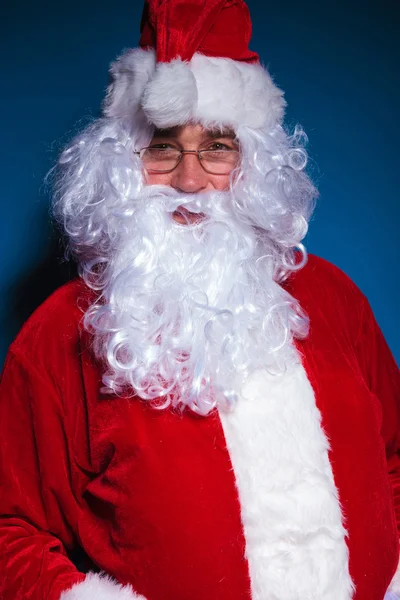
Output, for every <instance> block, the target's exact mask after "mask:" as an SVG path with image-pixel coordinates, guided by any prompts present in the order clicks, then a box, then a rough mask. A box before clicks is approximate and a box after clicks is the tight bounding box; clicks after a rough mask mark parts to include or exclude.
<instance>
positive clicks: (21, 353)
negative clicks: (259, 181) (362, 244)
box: [0, 256, 400, 600]
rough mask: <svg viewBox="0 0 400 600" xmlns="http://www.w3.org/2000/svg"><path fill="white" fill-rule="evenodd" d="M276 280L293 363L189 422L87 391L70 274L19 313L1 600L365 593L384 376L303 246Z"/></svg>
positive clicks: (338, 292) (393, 399) (396, 476)
mask: <svg viewBox="0 0 400 600" xmlns="http://www.w3.org/2000/svg"><path fill="white" fill-rule="evenodd" d="M284 285H285V287H286V289H287V290H288V291H289V292H290V293H291V294H292V295H293V296H294V297H295V298H297V299H298V300H299V301H300V303H301V305H302V306H303V307H304V309H305V310H306V311H307V313H308V315H309V317H310V322H311V331H310V335H309V337H308V338H307V339H305V340H304V341H300V342H297V348H298V351H299V356H301V363H299V366H298V368H297V369H294V370H293V371H291V373H290V374H288V375H287V376H286V375H285V376H283V378H279V377H275V378H274V377H272V376H268V375H266V374H264V373H263V372H261V371H260V372H258V373H256V374H254V376H253V377H252V378H251V380H250V381H249V383H248V385H247V386H246V388H245V390H244V394H243V397H242V398H240V400H239V402H238V404H237V406H236V408H235V410H234V411H233V412H231V413H222V412H220V413H218V411H217V410H215V411H214V412H212V413H211V414H210V415H209V416H207V417H200V416H197V415H195V414H194V413H192V412H191V411H189V410H187V411H185V412H184V413H183V414H178V413H176V412H173V411H172V410H163V411H157V410H154V409H153V408H151V407H150V406H149V405H148V403H145V402H143V401H141V400H140V399H138V398H117V397H110V396H109V395H102V393H101V392H100V388H101V374H102V366H101V365H99V364H97V363H96V361H95V360H94V358H93V354H92V351H91V338H90V336H89V334H88V333H87V332H85V331H84V330H83V327H82V325H81V320H82V315H83V311H84V310H85V308H86V306H87V304H88V301H89V300H90V297H91V293H92V292H90V291H89V290H88V289H87V288H86V287H85V285H84V284H83V283H82V282H81V281H80V280H75V281H73V282H71V283H69V284H67V285H65V286H64V287H62V288H60V289H59V290H57V291H56V292H55V293H54V294H53V295H52V296H51V297H50V298H49V299H48V300H47V301H46V302H45V303H44V304H43V305H42V306H41V307H40V308H39V309H38V310H37V311H36V312H35V313H34V314H33V316H32V317H31V318H30V319H29V321H28V322H27V323H26V325H25V326H24V328H23V329H22V331H21V333H20V334H19V336H18V337H17V339H16V340H15V342H14V343H13V344H12V346H11V348H10V351H9V354H8V357H7V360H6V364H5V368H4V373H3V378H2V383H1V402H0V434H1V444H0V473H1V479H0V486H1V495H0V510H1V514H2V519H1V525H0V543H1V553H0V561H1V562H0V565H1V566H0V572H1V578H0V586H1V587H0V597H1V598H2V600H15V599H16V598H18V599H21V600H22V599H32V600H39V599H46V600H59V598H60V596H61V597H62V598H66V599H71V598H72V599H75V598H79V599H80V598H84V599H86V598H91V599H94V598H96V599H97V598H98V599H103V598H104V599H112V598H119V599H132V598H137V597H138V595H139V594H140V595H143V596H144V597H145V598H146V599H147V600H187V599H188V598H190V599H191V600H204V599H206V598H207V600H221V598H223V599H229V600H250V599H252V600H256V599H257V600H261V599H263V600H270V599H271V600H272V599H274V600H275V599H283V600H286V599H290V598H307V599H314V598H315V599H317V598H318V599H319V600H333V599H335V600H344V599H345V598H346V599H350V598H352V599H353V600H382V599H383V597H384V595H385V592H386V590H387V587H388V585H389V583H390V581H391V579H392V577H393V574H394V572H395V570H396V567H397V563H398V555H399V551H398V533H397V527H396V521H397V523H399V521H400V485H399V482H400V462H399V457H398V451H399V431H400V415H399V391H400V378H399V373H398V369H397V367H396V365H395V362H394V360H393V358H392V356H391V354H390V351H389V349H388V347H387V345H386V343H385V341H384V338H383V336H382V334H381V332H380V330H379V328H378V326H377V324H376V321H375V319H374V317H373V315H372V312H371V309H370V307H369V304H368V302H367V300H366V299H365V297H364V296H363V295H362V293H361V292H360V291H359V290H358V288H357V287H356V286H355V285H354V284H353V283H352V282H351V281H350V280H349V279H348V278H347V277H346V276H345V275H344V274H343V273H342V272H341V271H340V270H338V269H337V268H336V267H334V266H333V265H331V264H329V263H327V262H325V261H323V260H321V259H318V258H316V257H313V256H311V257H310V259H309V262H308V264H307V265H306V267H305V268H304V269H302V270H301V271H299V272H298V273H296V274H294V275H292V276H291V278H290V279H289V280H288V281H287V282H286V283H285V284H284ZM388 473H389V476H388ZM393 494H394V503H393ZM77 547H79V548H81V549H82V550H83V552H84V555H85V558H86V568H85V570H87V569H91V571H96V570H97V571H103V572H105V573H107V574H108V575H109V576H111V577H112V578H113V581H110V580H108V579H104V578H100V577H99V575H95V574H93V573H90V574H89V575H86V576H85V574H84V573H83V572H80V571H79V570H78V569H77V567H76V566H75V565H74V564H73V563H72V562H71V556H72V555H73V554H74V550H75V549H76V548H77ZM82 570H83V569H82ZM114 582H119V584H121V585H119V584H117V583H114ZM128 584H129V586H128ZM122 585H123V586H124V587H121V586H122ZM130 586H131V587H130ZM70 588H72V589H70ZM67 590H69V591H67Z"/></svg>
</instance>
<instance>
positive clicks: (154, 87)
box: [141, 59, 198, 127]
mask: <svg viewBox="0 0 400 600" xmlns="http://www.w3.org/2000/svg"><path fill="white" fill-rule="evenodd" d="M197 100H198V94H197V86H196V80H195V78H194V76H193V73H192V71H191V70H190V68H189V66H188V63H185V62H183V61H181V60H180V59H176V60H173V61H172V62H170V63H159V64H158V65H157V67H156V71H155V74H154V76H153V78H152V79H151V81H150V82H149V83H148V84H147V85H146V87H145V89H144V92H143V95H142V98H141V104H142V108H143V110H144V112H145V114H146V116H147V118H148V119H149V121H150V122H151V123H154V125H155V126H156V127H172V126H174V125H178V124H181V123H187V122H188V121H190V119H191V118H193V114H194V113H195V110H196V108H197Z"/></svg>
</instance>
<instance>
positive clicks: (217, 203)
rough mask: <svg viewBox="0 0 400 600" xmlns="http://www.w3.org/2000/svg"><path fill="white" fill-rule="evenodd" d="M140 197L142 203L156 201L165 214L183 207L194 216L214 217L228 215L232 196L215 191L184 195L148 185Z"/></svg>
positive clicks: (228, 193) (161, 186)
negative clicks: (142, 200) (200, 214)
mask: <svg viewBox="0 0 400 600" xmlns="http://www.w3.org/2000/svg"><path fill="white" fill-rule="evenodd" d="M142 197H143V199H144V202H145V201H146V200H150V199H151V200H157V201H158V202H159V203H160V206H161V207H162V208H163V209H164V210H165V211H166V212H170V213H173V212H174V211H175V210H176V209H177V208H179V207H184V208H186V209H187V210H189V211H190V212H192V213H195V214H199V213H203V214H205V215H207V216H211V217H215V216H217V215H219V216H228V215H229V205H230V201H231V198H232V194H231V192H230V191H228V192H221V191H217V190H210V191H206V192H197V193H193V194H190V193H187V194H185V193H182V192H178V191H176V190H175V189H174V188H171V187H168V186H165V185H149V186H146V187H144V188H143V193H142Z"/></svg>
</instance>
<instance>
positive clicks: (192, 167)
mask: <svg viewBox="0 0 400 600" xmlns="http://www.w3.org/2000/svg"><path fill="white" fill-rule="evenodd" d="M171 175H172V177H171V185H172V187H173V188H175V189H176V190H178V191H180V192H185V193H192V194H193V193H196V192H200V191H201V190H204V189H205V188H206V187H207V185H208V177H207V173H206V172H205V171H204V169H203V168H202V166H201V165H200V161H199V157H198V154H197V152H185V153H183V154H182V159H181V161H180V163H179V164H178V166H177V167H176V169H175V170H174V171H173V172H172V174H171Z"/></svg>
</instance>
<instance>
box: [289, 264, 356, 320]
mask: <svg viewBox="0 0 400 600" xmlns="http://www.w3.org/2000/svg"><path fill="white" fill-rule="evenodd" d="M284 287H285V288H286V289H287V290H288V291H289V292H290V293H291V294H292V295H293V296H294V297H295V298H297V299H298V300H299V301H300V304H301V305H302V306H303V307H304V308H305V309H306V310H310V309H311V308H312V307H314V306H315V305H318V307H319V308H320V309H322V308H326V310H327V312H328V313H330V312H332V311H334V310H335V308H340V309H345V310H346V309H348V310H354V311H357V310H358V309H359V308H360V306H361V305H363V304H364V302H365V300H366V299H365V296H364V294H363V293H362V292H361V290H360V289H359V288H358V287H357V285H356V284H355V283H354V281H352V279H351V278H350V277H349V276H348V275H346V273H345V272H344V271H342V270H341V269H340V268H339V267H337V266H336V265H334V264H333V263H331V262H329V261H328V260H325V259H324V258H321V257H319V256H315V255H314V254H309V255H308V261H307V264H306V265H305V266H304V267H303V268H302V269H300V270H299V271H297V272H295V273H293V274H292V275H291V276H290V277H289V279H288V281H287V282H286V283H285V285H284Z"/></svg>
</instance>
